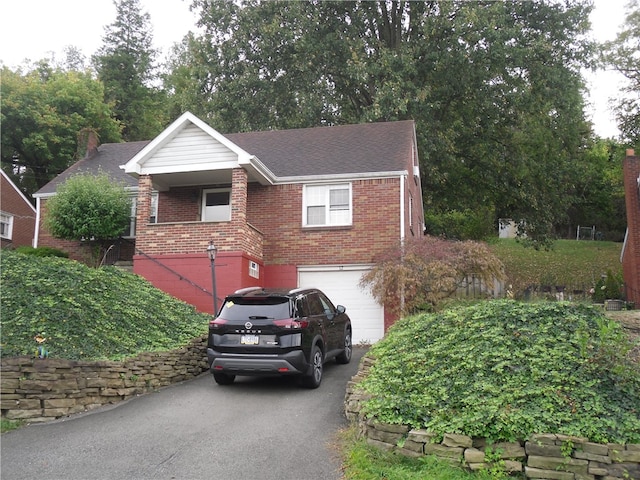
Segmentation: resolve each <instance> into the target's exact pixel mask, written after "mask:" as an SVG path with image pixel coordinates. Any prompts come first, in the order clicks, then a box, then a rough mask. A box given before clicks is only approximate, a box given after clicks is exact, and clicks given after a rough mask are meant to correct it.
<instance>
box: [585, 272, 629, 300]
mask: <svg viewBox="0 0 640 480" xmlns="http://www.w3.org/2000/svg"><path fill="white" fill-rule="evenodd" d="M623 285H624V280H623V279H622V274H621V273H618V274H617V275H614V274H613V273H612V272H611V270H608V271H607V275H606V276H604V277H601V278H600V280H598V282H597V283H596V286H595V288H594V290H593V301H594V302H596V303H603V302H604V301H605V300H620V299H622V296H623Z"/></svg>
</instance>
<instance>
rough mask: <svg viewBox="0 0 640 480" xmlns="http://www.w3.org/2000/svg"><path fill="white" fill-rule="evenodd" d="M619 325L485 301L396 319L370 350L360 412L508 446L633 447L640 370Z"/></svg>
mask: <svg viewBox="0 0 640 480" xmlns="http://www.w3.org/2000/svg"><path fill="white" fill-rule="evenodd" d="M630 348H631V345H630V344H629V342H628V340H627V339H626V337H625V335H624V333H623V331H622V329H621V327H620V325H619V324H618V323H616V322H614V321H611V320H608V319H607V318H606V317H605V316H603V314H602V313H601V310H599V309H596V308H594V307H591V306H587V305H576V304H569V303H566V302H548V303H542V302H541V303H530V304H526V303H518V302H515V301H509V300H499V301H490V302H482V303H478V304H476V305H472V306H469V307H460V308H453V309H451V310H448V311H444V312H441V313H438V314H423V315H417V316H413V317H409V318H406V319H403V320H401V321H399V322H398V323H396V324H395V325H394V326H393V327H392V328H391V329H390V330H389V332H388V334H387V336H386V337H385V338H384V339H382V340H381V341H380V342H378V343H376V344H375V345H374V346H373V347H372V348H371V351H370V353H371V355H373V356H374V357H375V358H376V362H375V364H374V366H373V367H372V368H371V371H370V374H369V376H368V377H367V378H366V379H365V380H364V381H363V382H362V384H361V385H362V388H364V389H365V390H366V391H367V392H369V393H371V394H372V399H371V400H369V401H368V402H366V404H365V405H364V412H365V413H366V414H367V415H370V416H371V415H373V416H376V417H377V418H378V419H379V420H381V421H383V422H389V423H397V424H404V425H410V426H411V427H413V428H425V429H428V430H431V431H433V432H436V433H438V434H444V433H447V432H449V433H460V434H465V435H470V436H472V437H484V438H488V439H490V440H492V441H514V440H517V439H524V438H528V437H529V436H530V435H531V434H532V433H562V434H567V435H578V436H583V437H587V438H589V439H591V440H592V441H594V442H602V443H607V442H616V443H626V442H634V443H638V442H640V404H639V403H638V398H640V373H639V372H638V370H637V366H636V365H633V364H631V363H630V361H629V360H628V359H627V358H626V353H627V352H628V351H629V349H630Z"/></svg>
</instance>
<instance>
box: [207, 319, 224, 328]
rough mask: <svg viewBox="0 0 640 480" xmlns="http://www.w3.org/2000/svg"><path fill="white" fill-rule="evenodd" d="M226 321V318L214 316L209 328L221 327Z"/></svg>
mask: <svg viewBox="0 0 640 480" xmlns="http://www.w3.org/2000/svg"><path fill="white" fill-rule="evenodd" d="M225 323H227V321H226V320H225V319H224V318H214V319H213V320H209V328H220V327H221V326H222V325H224V324H225Z"/></svg>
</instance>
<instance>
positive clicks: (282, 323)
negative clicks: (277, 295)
mask: <svg viewBox="0 0 640 480" xmlns="http://www.w3.org/2000/svg"><path fill="white" fill-rule="evenodd" d="M273 324H274V325H276V326H278V327H280V328H287V329H291V330H300V329H301V328H307V326H308V325H309V322H308V321H307V320H294V319H293V318H286V319H284V320H274V321H273Z"/></svg>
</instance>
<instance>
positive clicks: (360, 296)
mask: <svg viewBox="0 0 640 480" xmlns="http://www.w3.org/2000/svg"><path fill="white" fill-rule="evenodd" d="M367 270H368V267H365V266H362V265H352V266H345V265H341V266H315V267H313V266H311V267H298V286H299V287H316V288H319V289H320V290H322V291H323V292H324V293H326V294H327V296H328V297H329V298H330V299H331V301H332V302H333V303H334V304H336V305H344V306H345V307H346V308H347V314H348V315H349V317H350V318H351V324H352V326H353V343H354V344H358V343H361V342H364V343H373V342H375V341H377V340H379V339H381V338H382V337H383V336H384V309H383V307H381V306H380V305H378V303H376V301H375V300H374V299H373V297H372V296H371V294H370V293H369V292H368V291H365V290H363V289H361V288H360V286H359V285H358V283H359V282H360V277H361V276H362V274H363V273H364V272H366V271H367Z"/></svg>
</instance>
